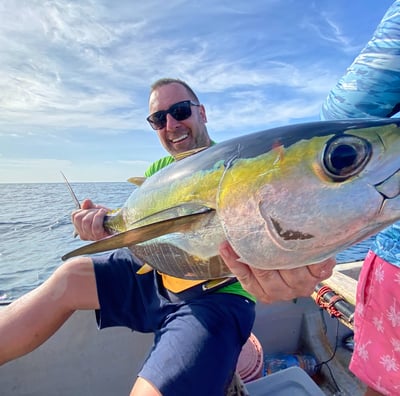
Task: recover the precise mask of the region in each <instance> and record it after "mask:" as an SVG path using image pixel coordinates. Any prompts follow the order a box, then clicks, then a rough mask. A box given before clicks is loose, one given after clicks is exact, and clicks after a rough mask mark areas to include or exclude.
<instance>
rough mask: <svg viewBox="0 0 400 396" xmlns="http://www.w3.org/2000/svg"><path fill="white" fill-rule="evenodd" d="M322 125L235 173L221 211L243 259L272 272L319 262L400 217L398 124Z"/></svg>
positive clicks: (229, 173)
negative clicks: (322, 130)
mask: <svg viewBox="0 0 400 396" xmlns="http://www.w3.org/2000/svg"><path fill="white" fill-rule="evenodd" d="M344 125H345V127H344ZM320 127H321V128H322V129H324V128H325V132H323V133H319V134H318V133H314V134H311V136H309V137H307V138H305V137H303V135H304V134H303V133H300V134H299V138H298V139H297V140H296V139H293V137H292V138H291V143H290V144H285V142H286V141H288V139H287V137H286V136H285V134H284V131H283V132H282V137H281V139H280V140H277V141H278V142H279V141H280V142H281V143H280V144H274V145H272V146H271V148H270V149H269V150H266V152H265V153H263V154H260V155H258V156H256V157H253V158H240V155H238V158H236V159H235V160H233V161H231V163H230V165H229V167H227V169H226V171H225V173H224V176H223V178H222V180H221V183H220V187H219V192H218V200H217V203H218V205H217V213H218V216H219V219H220V221H221V223H222V226H223V228H224V231H225V234H226V236H227V239H228V240H229V242H230V243H231V245H232V246H233V248H234V250H235V251H236V253H237V254H238V255H239V256H240V260H241V261H243V262H245V263H247V264H249V265H252V266H254V267H257V268H264V269H285V268H294V267H299V266H302V265H308V264H312V263H316V262H319V261H321V260H323V259H325V258H328V257H331V256H333V255H335V254H337V253H338V252H339V251H341V250H343V249H345V248H346V247H348V246H350V245H352V244H354V243H356V242H358V241H360V240H362V239H365V238H367V237H368V236H370V235H372V234H374V233H376V232H378V231H379V230H381V229H383V228H385V227H386V226H388V225H389V224H391V223H393V222H395V221H397V220H398V219H399V218H400V196H399V194H400V171H399V169H400V129H399V126H398V123H396V122H392V123H390V122H389V123H388V122H387V121H385V122H384V121H382V123H381V124H380V123H378V124H377V123H376V122H372V121H371V123H368V122H367V123H366V122H365V121H363V122H360V124H358V123H357V121H351V122H350V121H349V122H348V123H346V124H343V123H340V122H329V123H328V124H324V123H321V124H320ZM291 133H292V134H293V131H292V132H291ZM266 139H267V137H266ZM238 152H239V150H238Z"/></svg>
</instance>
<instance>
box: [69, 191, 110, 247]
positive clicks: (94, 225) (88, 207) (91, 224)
mask: <svg viewBox="0 0 400 396" xmlns="http://www.w3.org/2000/svg"><path fill="white" fill-rule="evenodd" d="M108 211H109V209H108V208H106V207H104V206H102V205H96V204H94V203H93V202H92V201H91V200H90V199H85V200H84V201H83V202H82V204H81V209H78V210H75V211H74V212H72V215H71V218H72V223H73V225H74V227H75V231H76V233H77V234H78V235H79V237H80V238H81V239H82V240H83V241H97V240H99V239H102V238H105V237H107V236H109V234H108V233H107V231H106V230H105V229H104V226H103V222H104V216H105V215H106V214H107V212H108Z"/></svg>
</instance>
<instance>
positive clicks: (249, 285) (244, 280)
mask: <svg viewBox="0 0 400 396" xmlns="http://www.w3.org/2000/svg"><path fill="white" fill-rule="evenodd" d="M219 251H220V254H221V257H222V258H223V260H224V261H225V264H226V265H227V266H228V267H229V269H230V270H231V271H232V273H233V274H234V275H235V276H236V277H237V279H238V281H239V282H240V283H241V285H242V286H243V288H244V289H246V290H247V291H248V292H249V293H251V294H252V295H253V296H254V297H256V298H257V300H259V301H261V302H263V303H266V304H269V303H273V302H277V301H287V300H292V299H294V298H296V297H303V296H304V297H306V296H310V295H311V293H312V292H313V290H314V287H315V286H316V285H317V284H318V283H319V282H321V281H322V280H324V279H327V278H329V277H330V276H331V275H332V270H333V268H334V266H335V265H336V260H335V259H334V258H330V259H327V260H325V261H323V262H321V263H318V264H313V265H308V266H306V267H299V268H294V269H287V270H264V269H258V268H252V267H250V266H249V265H247V264H243V263H241V262H240V261H238V258H239V257H238V255H237V254H236V253H235V252H234V251H233V249H232V247H231V246H230V244H229V243H228V242H227V241H225V242H223V243H222V244H221V246H220V249H219Z"/></svg>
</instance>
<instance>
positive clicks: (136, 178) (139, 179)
mask: <svg viewBox="0 0 400 396" xmlns="http://www.w3.org/2000/svg"><path fill="white" fill-rule="evenodd" d="M145 180H146V178H145V177H141V176H133V177H130V178H129V179H128V182H129V183H132V184H134V185H135V186H138V187H140V186H141V185H142V184H143V183H144V182H145Z"/></svg>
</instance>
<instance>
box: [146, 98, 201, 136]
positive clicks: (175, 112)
mask: <svg viewBox="0 0 400 396" xmlns="http://www.w3.org/2000/svg"><path fill="white" fill-rule="evenodd" d="M190 106H200V105H199V104H197V103H194V102H192V101H191V100H184V101H183V102H178V103H175V104H173V105H172V106H171V107H170V108H169V109H168V110H160V111H156V112H155V113H153V114H150V115H149V116H148V117H147V118H146V120H147V121H148V122H149V124H150V125H151V127H152V128H153V129H155V130H158V129H163V128H165V125H167V114H171V116H172V117H174V118H175V120H176V121H183V120H186V119H187V118H189V117H190V116H191V115H192V109H191V107H190Z"/></svg>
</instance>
